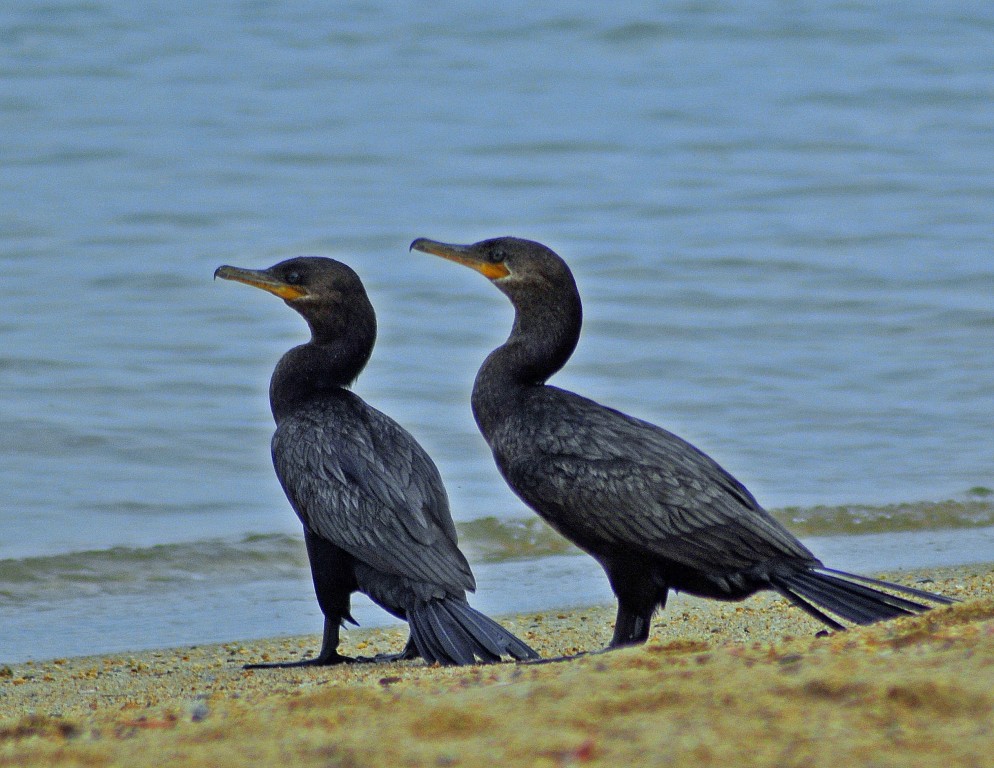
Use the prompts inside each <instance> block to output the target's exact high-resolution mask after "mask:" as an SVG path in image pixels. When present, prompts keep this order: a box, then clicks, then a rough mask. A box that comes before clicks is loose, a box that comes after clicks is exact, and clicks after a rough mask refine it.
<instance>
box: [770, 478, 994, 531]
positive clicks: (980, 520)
mask: <svg viewBox="0 0 994 768" xmlns="http://www.w3.org/2000/svg"><path fill="white" fill-rule="evenodd" d="M968 496H969V498H967V499H963V500H948V501H919V502H910V503H905V504H886V505H883V506H869V505H865V504H844V505H839V506H815V507H807V508H800V507H786V508H784V509H778V510H773V515H774V517H776V518H777V519H778V520H779V521H780V522H782V523H783V524H784V525H786V526H787V527H788V528H790V530H791V531H792V532H793V533H795V534H796V535H798V536H840V535H858V534H864V533H895V532H898V531H926V530H941V529H956V528H984V527H987V526H994V492H992V491H991V490H990V489H987V488H981V487H978V488H973V489H971V490H970V492H969V494H968Z"/></svg>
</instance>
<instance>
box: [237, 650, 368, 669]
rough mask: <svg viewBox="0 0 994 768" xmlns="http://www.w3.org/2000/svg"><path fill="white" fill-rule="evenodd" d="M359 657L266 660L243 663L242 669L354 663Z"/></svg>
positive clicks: (334, 656)
mask: <svg viewBox="0 0 994 768" xmlns="http://www.w3.org/2000/svg"><path fill="white" fill-rule="evenodd" d="M358 661H359V659H354V658H352V657H351V656H342V655H341V654H340V653H334V654H329V655H328V656H318V657H316V658H313V659H304V660H303V661H267V662H259V663H256V664H243V665H242V669H289V668H292V667H332V666H335V665H337V664H355V663H356V662H358Z"/></svg>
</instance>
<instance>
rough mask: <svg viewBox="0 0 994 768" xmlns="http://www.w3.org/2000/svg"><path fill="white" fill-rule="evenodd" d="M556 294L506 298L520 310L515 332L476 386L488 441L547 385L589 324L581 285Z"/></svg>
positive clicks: (485, 365) (475, 404)
mask: <svg viewBox="0 0 994 768" xmlns="http://www.w3.org/2000/svg"><path fill="white" fill-rule="evenodd" d="M570 283H571V285H570V286H568V289H565V290H564V289H560V290H558V291H556V292H554V293H553V294H551V295H549V294H546V295H538V293H533V292H521V293H518V292H515V291H514V290H513V286H512V287H510V288H509V289H508V290H505V291H504V292H505V293H507V294H508V296H509V297H510V299H511V301H512V303H513V304H514V310H515V314H514V327H513V328H512V329H511V335H510V336H508V339H507V341H506V342H504V344H502V345H501V346H499V347H497V349H495V350H494V351H493V352H491V353H490V355H488V356H487V359H486V360H485V361H484V362H483V365H482V366H481V367H480V371H479V373H477V375H476V382H475V384H474V385H473V398H472V403H473V414H474V416H475V417H476V421H477V424H479V426H480V429H481V431H482V432H483V433H484V435H487V434H489V432H490V431H491V430H492V429H494V428H495V426H496V424H497V423H498V422H499V421H500V419H501V418H502V417H503V416H505V415H507V414H508V413H511V412H513V410H514V409H515V401H516V400H518V399H519V398H520V397H521V396H522V395H523V394H524V393H525V392H526V391H527V390H529V389H533V388H535V387H541V386H544V385H545V382H546V381H547V380H548V379H549V378H550V377H551V376H552V375H553V374H555V373H556V372H557V371H559V370H560V369H561V368H562V367H563V366H564V365H565V364H566V361H567V360H569V358H570V356H571V355H572V354H573V350H574V349H576V344H577V342H578V341H579V338H580V328H581V326H582V324H583V310H582V307H581V304H580V295H579V293H578V292H577V290H576V286H575V284H572V281H570Z"/></svg>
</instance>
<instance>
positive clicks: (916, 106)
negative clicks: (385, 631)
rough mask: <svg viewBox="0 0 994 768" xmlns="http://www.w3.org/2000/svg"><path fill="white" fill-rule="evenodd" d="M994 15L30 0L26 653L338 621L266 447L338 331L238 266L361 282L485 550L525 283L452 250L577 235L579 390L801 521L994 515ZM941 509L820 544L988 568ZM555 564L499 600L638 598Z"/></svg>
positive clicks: (0, 486) (16, 450) (16, 439)
mask: <svg viewBox="0 0 994 768" xmlns="http://www.w3.org/2000/svg"><path fill="white" fill-rule="evenodd" d="M992 30H994V9H991V8H988V7H986V6H984V5H982V4H978V3H967V2H949V3H945V4H942V5H941V6H934V4H925V3H870V2H847V3H797V4H792V5H790V6H784V5H783V4H781V3H773V2H759V1H757V2H746V3H730V2H727V3H726V2H691V3H681V4H672V5H670V6H668V7H667V8H665V9H660V10H658V11H647V10H646V8H645V7H644V4H643V3H614V4H610V5H605V6H603V7H589V8H588V7H583V6H581V5H580V4H570V3H565V2H552V3H544V4H526V3H511V4H504V5H502V6H500V8H496V7H495V8H484V7H474V6H473V5H471V4H458V3H450V4H435V5H433V6H432V7H431V8H423V7H421V5H420V4H413V3H412V4H404V3H397V2H391V3H385V2H374V1H372V0H370V1H369V2H358V3H343V4H327V3H295V4H293V6H292V7H289V8H288V7H286V6H284V5H281V4H275V3H267V2H244V3H228V4H217V5H216V6H210V7H204V5H203V4H202V3H201V4H196V5H194V4H192V3H184V2H178V3H177V2H173V3H169V4H165V3H157V4H151V5H150V4H142V5H135V4H131V3H123V2H110V1H109V0H104V1H101V0H96V1H95V2H86V3H82V2H71V1H69V2H61V3H48V4H42V3H33V2H12V3H7V4H5V5H4V6H3V8H2V9H0V82H2V87H0V137H2V138H0V167H2V172H0V286H2V290H3V301H2V302H0V338H2V339H3V344H2V347H0V531H2V533H0V627H2V629H0V660H3V661H14V660H18V659H22V658H28V657H36V658H37V657H44V656H56V655H68V654H74V653H87V652H101V651H104V650H110V649H127V648H137V647H149V646H155V645H166V644H173V643H195V642H206V641H207V640H214V639H233V638H244V637H251V636H262V635H271V634H277V633H280V632H295V631H312V630H314V631H316V629H317V627H318V622H317V618H316V607H315V606H314V605H313V598H312V596H311V595H310V593H309V586H308V584H307V575H306V568H305V566H304V561H303V559H301V554H300V550H299V544H296V543H295V542H296V539H295V538H294V537H296V536H298V535H299V533H298V529H297V524H296V521H295V519H294V517H293V515H292V513H291V512H290V511H289V509H288V507H287V505H286V502H285V500H284V499H283V497H282V493H281V491H280V489H279V486H278V484H277V482H276V480H275V477H274V476H273V474H272V469H271V466H270V464H269V457H268V439H269V435H270V432H271V423H270V417H269V414H268V406H267V402H266V386H267V381H268V376H269V373H270V371H271V369H272V366H273V364H274V363H275V361H276V359H277V358H278V357H279V355H280V354H281V353H282V352H283V351H284V350H285V349H286V348H287V347H289V346H290V345H292V344H294V343H297V342H299V341H300V340H302V339H303V338H304V335H305V334H304V328H303V324H302V322H301V321H300V320H299V318H297V317H296V316H295V315H294V314H293V313H292V312H290V311H288V310H287V309H286V307H284V306H283V305H282V304H281V303H280V302H279V301H276V300H274V299H273V298H272V297H269V296H266V295H264V294H262V293H259V292H254V291H251V290H249V289H248V288H245V287H244V286H237V285H232V284H227V283H224V284H220V283H219V284H214V283H213V282H212V281H211V279H210V276H211V274H212V272H213V270H214V268H215V267H217V266H218V265H219V264H221V263H231V264H237V265H241V266H267V265H269V264H271V263H273V262H275V261H277V260H279V259H282V258H286V257H289V256H291V255H297V254H305V253H306V254H325V255H331V256H335V257H338V258H341V259H343V260H346V261H347V262H349V263H350V264H351V265H352V266H354V267H355V268H356V270H357V271H358V272H359V273H360V274H361V275H362V277H363V279H364V281H365V282H366V284H367V287H368V289H369V292H370V295H371V297H372V299H373V302H374V304H375V306H376V308H377V311H378V315H379V323H380V339H379V343H378V346H377V349H376V352H375V354H374V357H373V360H372V362H371V364H370V366H369V368H368V369H367V371H366V373H365V374H364V375H363V377H362V378H361V379H360V382H359V386H358V388H357V391H358V392H359V393H360V394H362V395H363V396H364V397H366V398H367V399H368V400H369V401H370V402H372V403H373V404H375V405H376V406H377V407H379V408H381V409H383V410H384V411H386V412H387V413H390V414H391V415H393V416H394V417H395V418H397V419H398V420H399V421H400V422H401V423H403V424H404V425H405V426H407V427H408V428H409V429H411V431H412V432H414V434H415V435H416V436H417V437H418V438H419V439H420V440H421V441H422V442H423V443H424V445H425V446H426V447H427V448H428V450H429V452H430V453H431V454H432V456H433V457H434V458H435V459H436V461H437V462H438V464H439V466H440V468H441V470H442V474H443V476H444V478H445V479H446V482H447V486H448V488H449V492H450V497H451V499H452V502H453V511H454V515H455V516H456V518H457V520H459V521H460V522H461V523H462V524H463V526H464V527H463V530H464V538H466V537H467V536H468V538H469V544H470V546H471V550H472V551H474V552H478V553H482V552H484V551H486V550H487V548H488V547H489V546H490V545H491V544H493V542H492V541H490V542H488V541H485V540H484V539H486V536H483V537H482V538H480V536H476V534H474V533H473V530H474V529H473V528H472V527H471V526H472V524H473V523H474V522H475V521H478V520H480V519H481V518H487V517H494V518H497V519H498V520H500V521H514V520H518V519H522V518H527V517H528V516H529V513H528V512H527V511H526V510H524V509H523V508H522V506H521V505H520V503H519V502H518V501H517V500H516V499H515V498H514V497H513V495H512V494H511V493H510V492H509V491H507V490H506V489H505V488H504V487H503V485H502V483H501V482H500V481H499V479H498V478H497V476H496V474H495V471H494V470H493V467H492V464H491V461H490V458H489V455H488V453H487V450H486V447H485V446H484V444H483V442H482V440H481V439H480V438H479V436H478V434H477V432H476V429H475V425H474V424H473V422H472V418H471V416H470V413H469V408H468V393H469V389H470V387H471V384H472V379H473V375H474V373H475V370H476V368H477V366H478V365H479V363H480V361H481V360H482V359H483V357H484V355H485V354H486V352H487V351H488V350H489V349H491V348H492V347H493V346H495V345H496V344H498V343H499V342H500V341H501V340H502V339H503V338H504V336H505V335H506V333H507V330H508V327H509V323H510V317H511V315H510V309H509V307H508V306H507V305H506V302H505V300H504V299H503V297H501V296H500V295H499V294H498V293H497V292H496V291H494V290H493V289H492V288H491V287H490V286H488V285H487V284H486V281H484V280H482V279H481V278H480V277H479V276H478V275H475V274H473V273H471V272H470V271H469V270H462V269H459V268H457V267H456V266H454V265H451V264H447V263H444V262H442V261H441V260H437V259H432V258H430V257H427V256H424V255H422V254H409V253H408V252H407V245H408V243H409V242H410V241H411V240H412V239H413V238H414V237H417V236H426V237H432V238H436V239H441V240H450V241H464V242H467V241H472V240H476V239H479V238H482V237H488V236H494V235H500V234H515V235H519V236H525V237H531V238H534V239H538V240H542V241H543V242H546V243H548V244H549V245H551V246H552V247H553V248H555V249H556V250H557V251H558V252H559V253H560V254H561V255H563V256H564V257H565V258H567V260H568V261H569V262H570V264H571V265H572V266H573V268H574V271H575V273H576V275H577V279H578V282H579V284H580V289H581V292H582V294H583V296H584V300H585V309H586V318H587V322H586V325H585V329H584V335H583V337H582V339H581V343H580V347H579V349H578V351H577V354H576V355H575V356H574V358H573V360H572V362H571V363H570V365H569V366H568V367H567V369H566V370H565V371H564V372H563V373H562V374H560V375H559V376H558V377H557V378H556V383H557V384H559V385H561V386H565V387H569V388H573V389H576V390H578V391H581V392H583V393H584V394H587V395H590V396H592V397H595V398H597V399H599V400H602V401H604V402H607V403H609V404H611V405H613V406H616V407H619V408H622V409H624V410H627V411H630V412H632V413H634V414H636V415H639V416H642V417H644V418H648V419H650V420H652V421H656V422H658V423H661V424H663V425H665V426H666V427H668V428H669V429H671V430H673V431H675V432H677V433H678V434H681V435H682V436H684V437H686V438H688V439H690V440H691V441H693V442H694V443H696V444H698V445H700V446H701V447H702V448H704V449H705V450H707V451H708V452H709V453H710V454H712V455H713V456H715V457H716V458H717V459H718V460H719V461H721V462H722V463H723V464H724V465H725V466H726V467H727V468H728V469H729V470H730V471H732V472H733V473H734V474H736V476H738V477H739V478H740V479H741V480H743V482H745V483H746V484H747V485H748V486H749V487H750V488H751V489H752V490H753V492H754V493H755V494H756V495H757V496H758V498H759V499H760V500H761V501H762V502H763V503H764V504H766V505H767V506H769V507H773V508H783V507H798V508H801V509H802V510H812V509H816V508H817V507H819V506H820V505H825V506H829V507H833V508H835V507H838V506H839V505H849V504H857V505H862V506H864V507H867V508H870V509H871V510H872V509H880V510H886V509H887V508H888V505H893V504H903V505H910V506H911V507H912V508H922V507H923V506H924V507H927V506H928V504H929V503H930V502H932V501H939V502H945V501H946V500H953V501H954V502H955V501H961V502H964V503H970V504H979V505H980V506H981V507H984V508H985V509H988V510H989V508H990V503H989V502H988V501H987V500H986V499H987V498H988V497H986V496H984V495H983V490H982V489H984V488H988V487H991V486H992V485H994V478H992V464H994V430H992V428H991V427H992V417H991V414H992V413H994V355H991V354H990V349H991V348H992V342H994V298H992V297H994V260H992V259H991V255H990V249H991V221H994V145H992V143H991V141H990V135H991V126H992V124H994V54H992V53H991V48H990V44H989V41H990V37H991V32H992ZM974 488H977V489H980V490H979V491H977V492H974V493H971V491H970V489H974ZM985 514H986V513H985ZM968 517H969V515H966V518H968ZM981 517H983V515H981ZM966 518H964V519H966ZM947 522H948V521H947ZM977 524H980V523H977ZM936 525H940V524H936ZM936 525H925V526H918V528H917V530H916V531H911V532H908V533H901V534H897V533H892V534H890V537H888V534H887V533H886V532H885V533H878V534H875V535H876V536H883V537H884V541H883V542H881V541H879V540H878V539H874V538H871V537H867V536H852V535H850V534H852V533H853V530H850V529H848V528H846V527H845V526H843V527H842V528H840V529H839V530H838V531H837V532H836V533H837V535H835V536H834V537H833V536H830V537H829V539H817V540H816V543H817V544H818V546H820V547H823V549H821V550H819V552H820V554H823V555H824V556H825V559H826V560H828V559H829V557H828V555H827V554H825V550H824V548H825V547H828V548H829V549H831V550H832V551H833V553H835V552H837V553H838V554H837V555H836V554H833V557H838V558H842V559H843V560H846V562H839V560H838V559H836V560H834V561H833V562H832V564H833V565H840V566H843V567H855V566H852V565H851V561H855V562H856V564H858V563H859V562H863V561H865V562H867V563H868V567H871V568H872V567H873V566H874V564H875V563H876V562H877V561H876V560H875V559H874V557H872V556H871V557H868V558H867V557H864V556H863V555H859V554H858V553H859V552H867V551H870V552H876V551H878V550H879V549H880V548H881V547H884V548H886V547H889V546H893V545H894V544H895V542H898V545H896V547H895V549H896V551H895V558H894V560H892V561H888V562H890V563H891V565H893V567H907V566H914V565H921V564H941V563H952V562H962V561H963V560H962V558H963V557H964V556H965V555H964V553H966V552H969V557H970V558H973V559H980V560H986V559H990V558H989V556H988V555H987V552H989V551H990V550H985V548H984V546H983V545H984V542H987V541H989V540H988V539H985V538H984V537H983V536H982V535H980V534H979V533H977V531H985V530H987V529H986V528H977V529H961V530H960V531H959V532H957V531H952V532H951V533H950V534H949V535H951V536H953V537H954V539H955V541H957V542H960V543H957V544H952V545H950V544H948V542H947V544H945V545H941V546H940V545H938V544H935V543H934V542H935V541H936V539H935V537H936V536H939V530H938V528H937V527H936ZM945 525H946V524H945V523H942V524H941V525H940V527H945ZM467 526H469V527H467ZM493 530H495V531H497V532H498V533H497V534H494V535H495V536H497V537H498V538H500V537H502V536H504V535H505V532H506V530H507V529H506V527H502V526H500V525H497V526H495V527H494V528H493ZM467 531H468V533H467ZM942 535H945V533H943V534H942ZM909 536H910V537H911V538H910V539H908V538H907V537H909ZM956 536H959V538H958V539H956V538H955V537H956ZM246 542H248V543H247V544H246ZM258 542H263V544H259V543H258ZM266 542H268V544H265V543H266ZM273 542H282V544H279V545H278V546H277V545H273V546H276V547H277V549H278V550H279V551H280V552H282V554H279V555H278V556H276V555H273V554H272V553H271V552H270V553H269V554H262V555H261V554H260V553H259V552H258V551H256V549H257V548H258V547H261V548H262V549H263V550H266V548H267V547H268V546H270V545H272V543H273ZM887 542H890V544H887ZM909 542H910V543H909ZM930 542H931V543H930ZM965 542H969V543H970V544H971V545H976V544H978V543H979V544H980V545H981V546H971V547H970V548H969V549H967V548H966V547H965V544H964V543H965ZM498 543H499V542H498ZM163 547H165V548H166V549H165V550H163V549H161V548H163ZM171 547H172V548H171ZM294 547H297V548H296V549H294ZM867 547H869V548H870V549H869V550H867V549H866V548H867ZM242 550H246V551H245V552H242ZM240 552H242V553H241V554H239V553H240ZM205 553H206V554H205ZM846 553H851V554H846ZM527 554H528V552H527V548H526V551H525V552H524V554H523V555H522V553H520V552H519V553H517V554H516V555H515V557H514V558H512V559H508V558H507V557H505V558H503V559H502V558H500V557H497V558H495V560H496V561H495V562H493V563H484V562H482V560H485V559H487V558H485V557H483V555H482V554H478V555H477V557H476V559H475V563H476V566H475V567H476V571H477V576H478V580H479V582H480V585H481V592H480V595H479V597H478V600H477V603H478V604H480V605H481V606H483V607H486V608H487V609H488V610H491V611H493V612H501V611H514V610H524V609H526V608H531V607H534V606H535V603H534V601H535V600H536V596H535V594H534V591H535V590H530V589H529V588H528V586H527V585H528V584H540V583H542V580H543V579H546V578H547V579H550V580H551V583H552V584H553V586H552V587H551V588H550V587H545V588H543V589H540V590H538V591H539V592H541V593H542V596H543V597H545V598H546V599H547V600H550V601H556V602H560V601H561V602H562V603H563V604H565V603H567V602H571V601H580V602H583V601H584V598H587V597H589V598H590V599H589V600H587V601H588V602H589V601H595V600H600V599H606V597H607V594H606V593H605V591H604V590H605V587H604V585H603V582H602V577H601V576H600V574H599V571H598V569H597V568H596V566H594V565H593V564H592V563H591V562H590V561H589V560H588V559H587V558H584V557H582V556H576V555H570V554H563V553H556V552H552V551H547V550H545V549H539V550H535V551H533V553H532V554H534V555H535V557H532V558H528V557H527ZM538 555H544V556H542V557H538ZM268 557H276V560H275V561H272V560H267V558H268ZM256 558H261V561H257V560H256ZM860 558H863V560H862V561H861V560H860ZM258 562H262V563H263V564H264V565H263V566H260V565H259V564H258ZM847 562H848V563H850V565H847ZM135 563H147V564H148V565H147V567H145V566H140V565H135ZM880 567H883V566H882V565H881V566H880ZM19 573H20V574H22V575H20V576H18V575H17V574H19ZM24 574H27V575H24ZM122 574H123V575H122ZM579 574H582V575H579ZM494 585H498V586H494ZM574 587H576V588H574ZM235 605H237V606H238V607H237V608H235V607H234V606H235ZM363 610H364V611H365V610H366V609H363ZM363 616H364V617H366V616H367V614H365V613H364V614H363ZM219 617H222V618H219ZM382 620H383V616H382V614H380V613H377V611H376V609H374V608H372V607H369V609H368V618H365V620H364V623H369V622H376V621H382Z"/></svg>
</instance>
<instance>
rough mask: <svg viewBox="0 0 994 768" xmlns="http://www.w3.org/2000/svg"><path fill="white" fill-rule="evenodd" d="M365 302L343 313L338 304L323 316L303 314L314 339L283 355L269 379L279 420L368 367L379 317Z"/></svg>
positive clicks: (345, 384) (271, 401)
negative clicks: (359, 309)
mask: <svg viewBox="0 0 994 768" xmlns="http://www.w3.org/2000/svg"><path fill="white" fill-rule="evenodd" d="M366 305H367V307H368V312H358V313H343V312H341V310H340V308H339V310H338V311H337V312H335V313H330V314H329V315H326V316H324V317H321V318H315V317H308V315H304V318H305V319H306V320H307V322H308V325H310V327H311V334H312V335H311V340H310V341H309V342H308V343H307V344H301V345H300V346H298V347H294V348H293V349H291V350H290V351H289V352H287V353H286V354H285V355H283V357H282V358H280V361H279V362H278V363H277V364H276V370H274V371H273V377H272V379H270V382H269V404H270V406H271V408H272V410H273V418H274V419H275V420H276V423H277V424H278V423H279V422H280V420H281V419H282V418H283V417H284V416H286V415H288V414H290V413H292V412H293V411H294V410H295V409H296V408H299V407H300V406H301V405H303V404H304V403H306V402H307V401H309V400H311V399H313V398H314V397H317V396H320V395H322V394H324V393H327V392H331V391H334V390H340V389H345V388H348V387H349V386H351V384H352V382H354V381H355V380H356V378H357V377H358V376H359V374H360V373H361V372H362V369H363V368H365V367H366V363H367V362H369V357H370V355H371V354H372V352H373V344H374V343H375V341H376V318H375V316H374V315H373V312H372V306H370V305H369V304H368V301H367V302H366ZM291 306H293V305H292V304H291ZM294 309H297V307H294ZM298 311H299V310H298ZM301 314H304V313H303V312H301Z"/></svg>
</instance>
